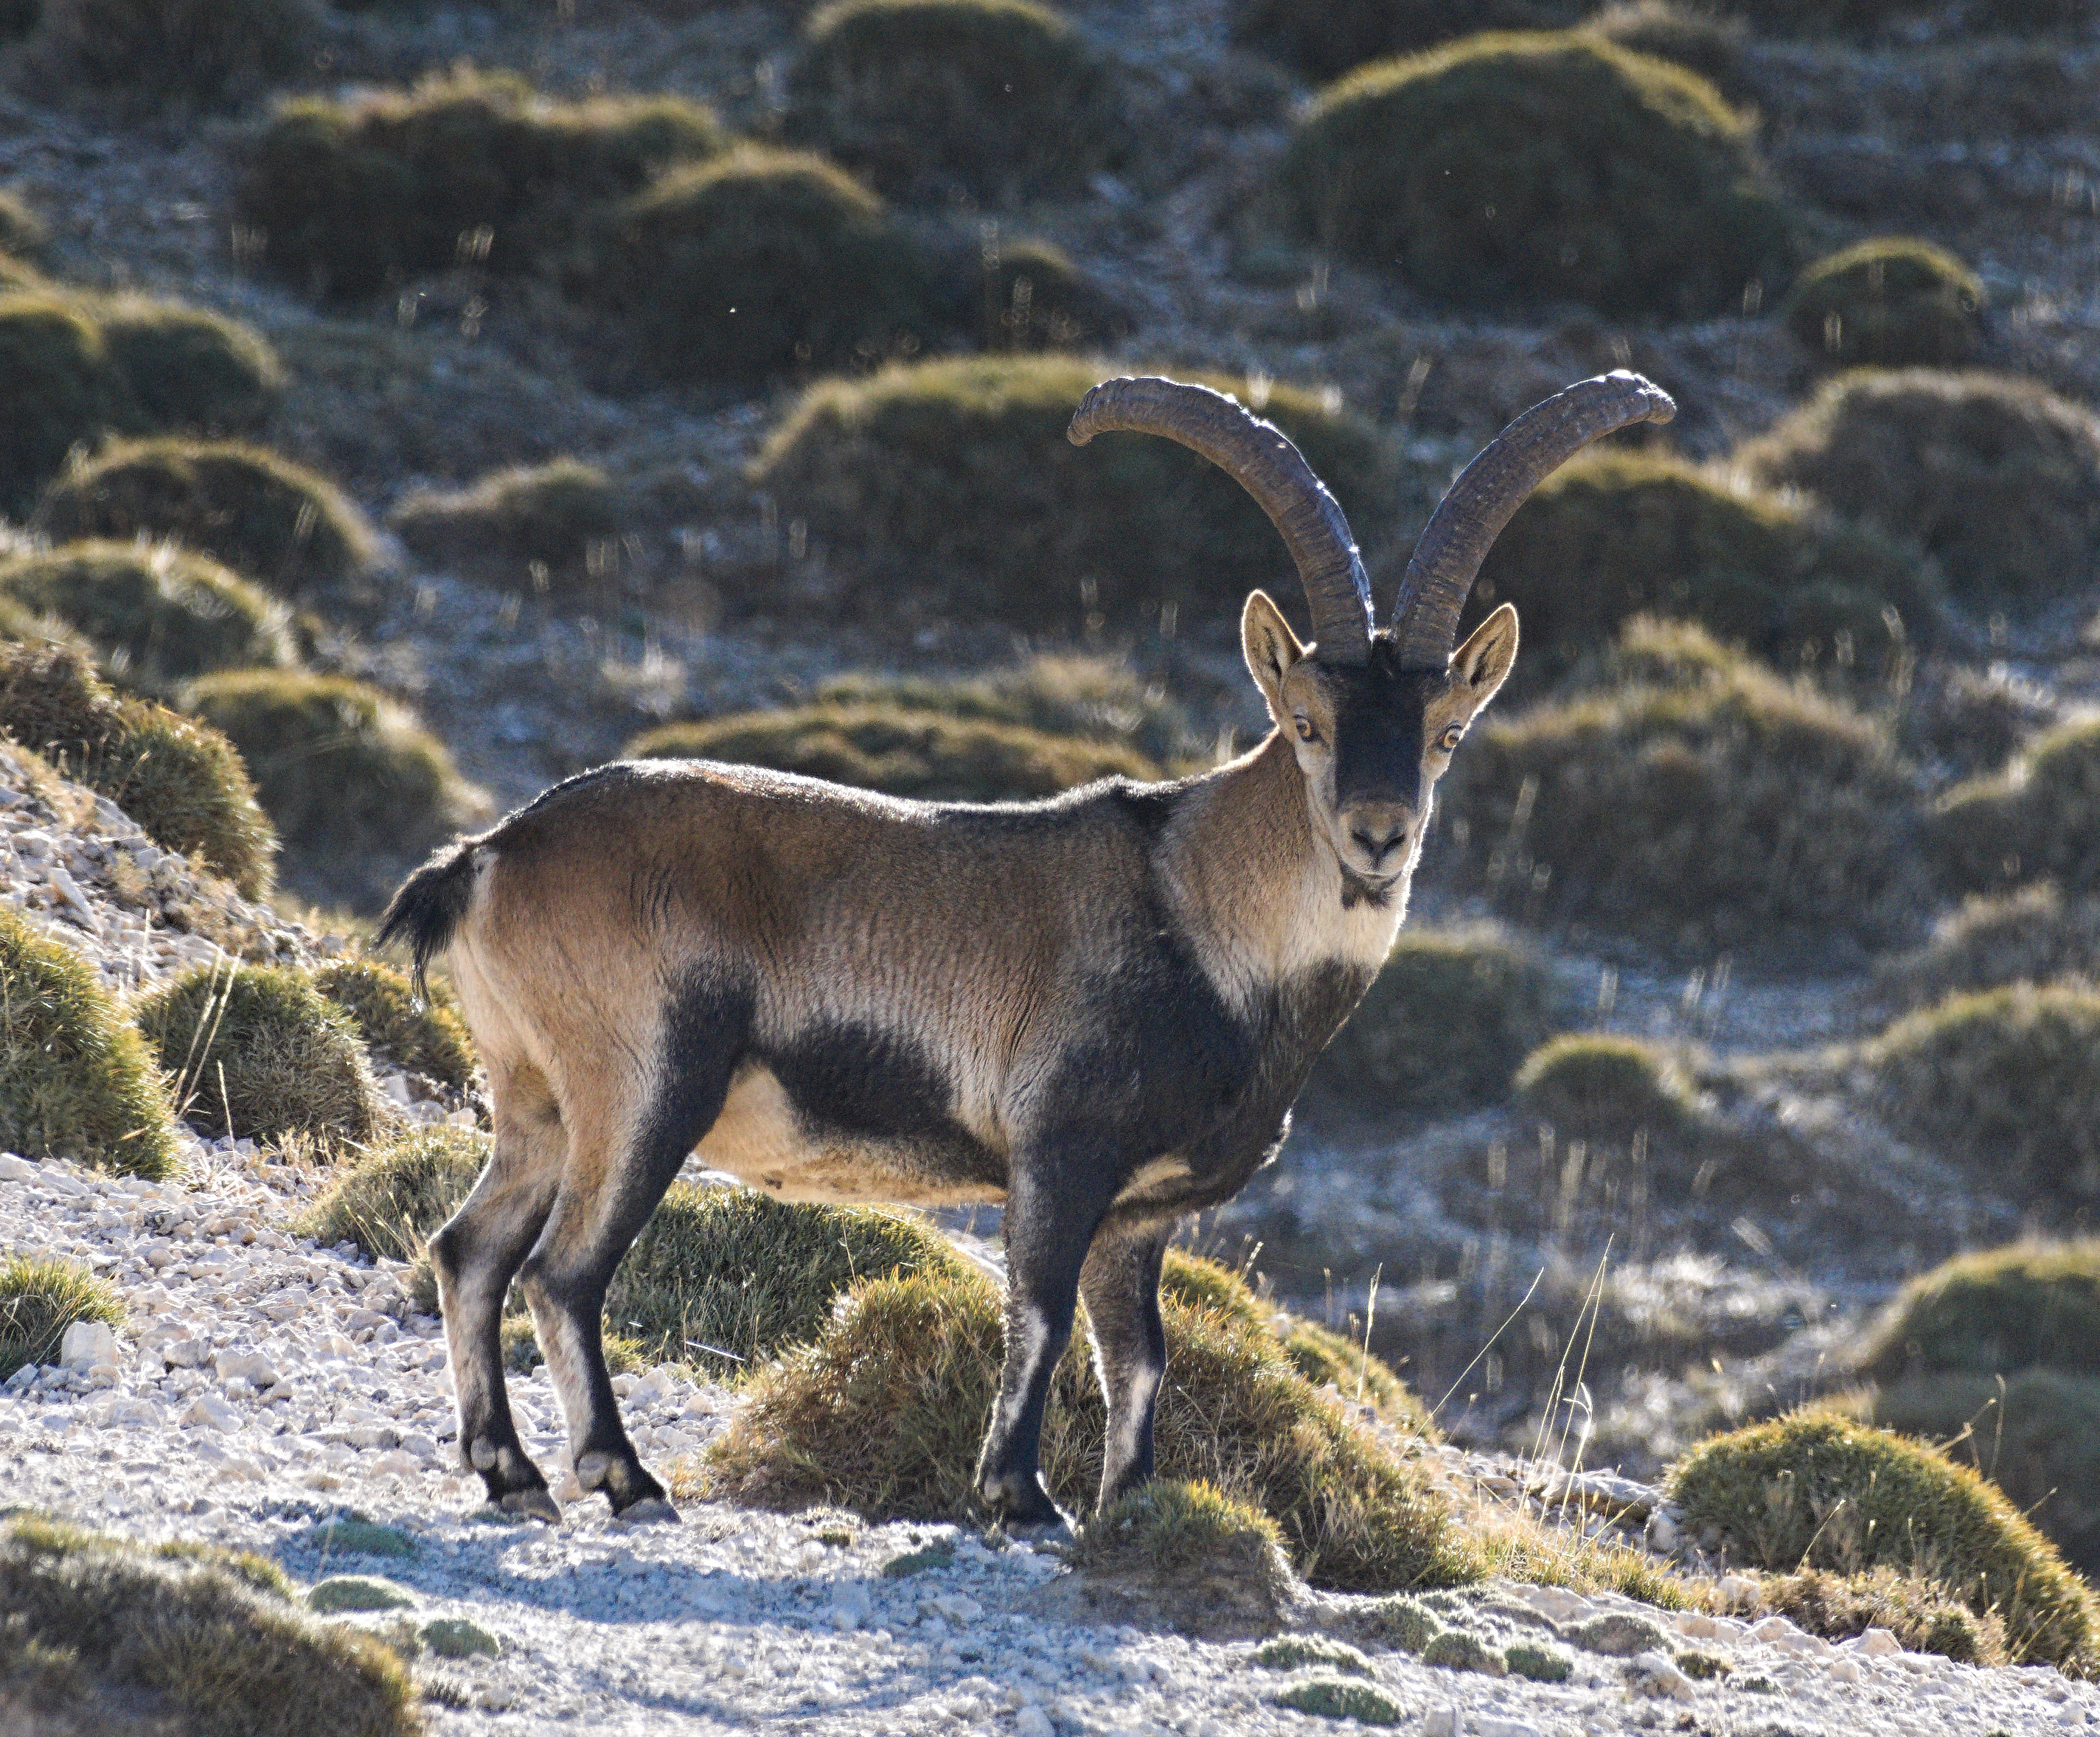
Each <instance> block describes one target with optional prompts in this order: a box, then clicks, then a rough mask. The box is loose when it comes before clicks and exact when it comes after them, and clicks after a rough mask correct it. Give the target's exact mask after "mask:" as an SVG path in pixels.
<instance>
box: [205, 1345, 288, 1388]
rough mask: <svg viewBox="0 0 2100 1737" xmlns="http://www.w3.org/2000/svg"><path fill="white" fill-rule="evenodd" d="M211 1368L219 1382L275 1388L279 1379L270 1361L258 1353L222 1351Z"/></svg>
mask: <svg viewBox="0 0 2100 1737" xmlns="http://www.w3.org/2000/svg"><path fill="white" fill-rule="evenodd" d="M212 1366H213V1367H214V1369H217V1370H218V1378H219V1379H220V1380H221V1381H226V1382H232V1381H245V1382H248V1383H249V1385H250V1386H252V1387H275V1386H276V1384H277V1382H278V1381H279V1379H280V1377H279V1375H278V1373H277V1371H276V1367H275V1366H274V1365H273V1364H271V1361H270V1360H269V1359H268V1358H267V1357H266V1356H263V1355H262V1352H260V1351H221V1352H220V1353H219V1354H218V1357H217V1358H216V1359H215V1360H214V1362H213V1364H212Z"/></svg>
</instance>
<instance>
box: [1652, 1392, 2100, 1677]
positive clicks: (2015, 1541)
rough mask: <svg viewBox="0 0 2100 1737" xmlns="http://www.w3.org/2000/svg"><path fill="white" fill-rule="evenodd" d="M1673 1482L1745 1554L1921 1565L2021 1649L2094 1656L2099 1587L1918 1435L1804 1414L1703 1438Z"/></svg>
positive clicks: (1791, 1561)
mask: <svg viewBox="0 0 2100 1737" xmlns="http://www.w3.org/2000/svg"><path fill="white" fill-rule="evenodd" d="M1670 1492H1671V1494H1672V1495H1673V1497H1674V1498H1675V1500H1676V1501H1678V1502H1679V1505H1680V1506H1682V1507H1683V1510H1684V1512H1685V1517H1686V1519H1687V1522H1688V1523H1689V1524H1690V1525H1691V1526H1692V1528H1694V1529H1695V1530H1696V1529H1697V1528H1702V1527H1705V1526H1709V1525H1711V1526H1714V1527H1718V1528H1719V1529H1720V1532H1721V1534H1722V1538H1723V1547H1724V1548H1725V1549H1726V1550H1727V1552H1728V1553H1729V1554H1730V1555H1731V1557H1732V1558H1734V1559H1735V1560H1736V1561H1738V1562H1745V1563H1751V1564H1753V1565H1754V1566H1757V1567H1766V1568H1774V1569H1780V1570H1782V1571H1784V1570H1789V1569H1793V1568H1795V1567H1798V1566H1801V1565H1803V1564H1806V1565H1807V1566H1810V1567H1820V1568H1825V1569H1838V1570H1843V1571H1857V1570H1860V1569H1870V1568H1877V1567H1889V1568H1894V1569H1895V1570H1897V1571H1898V1572H1912V1571H1915V1572H1917V1573H1919V1574H1921V1575H1922V1576H1925V1577H1926V1578H1927V1579H1930V1580H1937V1581H1939V1582H1940V1583H1942V1584H1943V1585H1945V1586H1946V1587H1947V1588H1948V1589H1949V1590H1950V1591H1952V1593H1953V1594H1955V1595H1956V1596H1957V1598H1961V1600H1962V1601H1963V1602H1964V1603H1966V1604H1967V1605H1968V1606H1969V1607H1970V1609H1971V1610H1973V1611H1978V1612H1984V1611H1989V1612H1992V1613H1994V1614H1996V1616H1998V1617H1999V1618H2000V1620H2002V1621H2003V1623H2004V1624H2005V1632H2006V1633H2007V1635H2008V1636H2009V1637H2010V1642H2011V1645H2012V1647H2013V1650H2014V1655H2015V1656H2016V1657H2018V1658H2023V1659H2027V1658H2032V1659H2036V1660H2045V1661H2046V1662H2048V1663H2049V1664H2058V1665H2061V1666H2063V1668H2065V1669H2069V1670H2075V1671H2080V1672H2090V1671H2091V1670H2093V1669H2094V1668H2095V1667H2096V1666H2097V1665H2100V1603H2096V1601H2095V1599H2094V1597H2093V1593H2092V1591H2091V1589H2089V1588H2088V1587H2087V1586H2086V1585H2085V1583H2084V1582H2083V1581H2082V1580H2080V1579H2079V1578H2078V1577H2077V1576H2076V1575H2075V1574H2073V1573H2072V1572H2071V1571H2070V1570H2069V1569H2068V1568H2067V1567H2065V1566H2064V1563H2063V1558H2062V1557H2061V1556H2060V1555H2059V1554H2058V1553H2057V1551H2056V1550H2055V1548H2054V1546H2053V1545H2051V1544H2050V1543H2049V1541H2048V1540H2047V1539H2045V1538H2044V1537H2043V1536H2041V1534H2040V1532H2037V1531H2036V1529H2035V1528H2033V1527H2032V1525H2030V1524H2029V1523H2027V1520H2026V1519H2023V1517H2022V1516H2021V1514H2020V1513H2019V1512H2018V1510H2017V1509H2015V1508H2014V1506H2013V1505H2012V1504H2011V1503H2010V1501H2007V1500H2006V1499H2005V1497H2004V1496H2003V1495H2001V1493H2000V1492H1998V1491H1997V1490H1996V1489H1994V1488H1992V1486H1991V1485H1989V1484H1987V1483H1985V1482H1984V1480H1983V1479H1982V1478H1981V1477H1979V1475H1977V1474H1976V1473H1975V1472H1974V1471H1973V1470H1970V1468H1968V1467H1967V1466H1957V1465H1955V1464H1953V1463H1952V1462H1951V1461H1948V1459H1946V1458H1945V1457H1943V1456H1942V1455H1940V1454H1939V1453H1935V1452H1934V1451H1933V1450H1932V1449H1931V1448H1928V1447H1926V1446H1925V1445H1924V1444H1921V1443H1918V1442H1914V1441H1910V1440H1907V1439H1904V1437H1902V1436H1899V1435H1890V1434H1889V1433H1888V1432H1887V1431H1883V1430H1876V1429H1869V1428H1866V1427H1864V1426H1860V1425H1858V1424H1855V1423H1853V1422H1849V1421H1848V1420H1846V1419H1844V1418H1842V1417H1835V1416H1833V1415H1830V1414H1828V1413H1816V1412H1798V1413H1793V1414H1792V1415H1790V1416H1789V1417H1782V1418H1780V1419H1778V1420H1776V1422H1770V1423H1762V1424H1758V1425H1754V1426H1751V1427H1750V1428H1748V1429H1744V1430H1737V1431H1733V1432H1732V1433H1730V1434H1728V1435H1719V1436H1716V1437H1714V1439H1711V1440H1710V1441H1707V1442H1704V1443H1702V1444H1700V1445H1699V1446H1698V1447H1696V1448H1693V1449H1692V1452H1691V1453H1688V1454H1687V1455H1686V1456H1685V1457H1684V1458H1683V1460H1681V1461H1679V1462H1678V1464H1677V1465H1676V1466H1674V1467H1673V1468H1672V1469H1671V1470H1670Z"/></svg>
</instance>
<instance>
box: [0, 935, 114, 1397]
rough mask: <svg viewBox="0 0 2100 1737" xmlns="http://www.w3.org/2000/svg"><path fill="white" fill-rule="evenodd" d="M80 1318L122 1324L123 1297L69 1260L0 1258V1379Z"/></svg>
mask: <svg viewBox="0 0 2100 1737" xmlns="http://www.w3.org/2000/svg"><path fill="white" fill-rule="evenodd" d="M4 945H5V937H4V933H0V946H4ZM4 1101H5V1100H4V1099H0V1103H4ZM5 1138H6V1136H5V1135H0V1140H4V1139H5ZM83 1320H95V1321H100V1322H101V1323H102V1324H103V1325H104V1326H108V1327H121V1326H122V1325H124V1302H123V1299H122V1298H121V1297H119V1296H118V1295H117V1292H116V1291H115V1290H114V1289H113V1288H112V1287H111V1286H110V1285H108V1284H107V1283H106V1282H104V1281H103V1280H100V1279H98V1278H96V1277H95V1276H94V1275H93V1274H92V1273H90V1272H86V1271H84V1270H83V1269H82V1268H81V1267H76V1266H74V1265H73V1264H72V1263H70V1262H68V1261H62V1260H53V1259H50V1258H48V1257H46V1256H43V1255H31V1254H15V1255H11V1256H9V1257H8V1258H7V1259H6V1260H4V1261H0V1381H5V1380H7V1378H8V1377H9V1376H11V1375H12V1374H13V1373H15V1370H17V1369H20V1368H21V1367H22V1365H23V1364H25V1363H35V1364H46V1363H56V1362H57V1361H58V1360H59V1347H60V1342H62V1341H63V1340H64V1338H65V1330H66V1329H67V1328H68V1327H70V1326H72V1325H73V1324H74V1323H75V1322H76V1321H83Z"/></svg>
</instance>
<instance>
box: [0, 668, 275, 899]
mask: <svg viewBox="0 0 2100 1737" xmlns="http://www.w3.org/2000/svg"><path fill="white" fill-rule="evenodd" d="M0 734H7V735H11V736H12V737H13V738H15V740H16V741H17V742H19V743H21V744H22V745H23V746H24V747H26V748H29V750H30V751H31V752H34V753H38V754H41V755H42V756H44V757H45V758H46V760H51V761H52V762H53V763H54V764H55V765H58V766H59V767H60V769H62V770H63V771H64V772H65V774H67V775H68V777H70V778H73V779H74V780H75V781H76V782H77V783H82V784H85V785H86V786H87V787H88V788H89V789H90V790H92V791H95V792H96V793H97V794H98V795H100V796H107V797H108V798H109V800H111V801H112V802H114V803H115V804H116V805H117V806H118V807H119V808H121V809H123V810H124V812H125V813H126V814H128V815H130V817H131V818H132V819H133V820H135V821H136V822H138V823H139V826H140V827H142V828H143V829H144V831H145V833H146V835H147V836H148V837H149V838H150V839H152V841H153V842H154V843H155V844H158V845H159V846H160V847H161V849H163V850H172V851H176V852H179V853H181V854H183V855H184V856H193V857H196V858H197V859H198V860H199V861H201V862H202V863H203V864H204V865H205V867H207V868H209V869H210V870H211V871H212V872H214V874H218V875H223V876H225V878H226V879H227V880H230V881H232V883H233V884H234V887H235V888H236V890H238V891H239V892H240V893H241V894H243V895H244V896H245V897H249V898H256V897H261V895H262V893H264V892H265V891H267V889H268V888H269V885H270V879H271V862H272V859H273V858H274V857H275V856H276V851H277V839H276V834H275V833H274V832H273V831H271V827H270V822H269V820H268V818H267V817H266V816H265V815H264V813H263V812H262V809H261V808H259V807H258V805H257V804H256V800H255V791H254V787H253V786H252V785H251V784H250V783H249V781H248V773H247V769H246V768H245V767H244V766H243V765H241V761H240V755H239V754H238V753H237V752H235V750H234V747H233V746H232V743H229V742H227V739H226V738H225V737H224V736H223V735H221V734H219V732H218V730H214V729H212V728H210V726H209V725H205V724H201V723H199V722H198V721H196V719H194V718H188V717H183V716H180V715H179V713H176V712H170V711H167V710H165V708H162V707H160V706H157V705H154V704H152V703H150V702H148V701H146V700H142V699H131V698H129V697H121V696H119V695H117V694H113V693H112V692H111V691H110V690H109V689H108V686H106V685H105V684H104V682H103V681H102V680H101V679H100V678H99V677H98V676H97V675H96V674H95V668H94V666H93V664H92V663H90V662H89V660H88V659H87V658H86V656H84V655H82V653H81V652H80V651H79V650H77V649H75V648H73V647H72V646H65V645H52V644H49V643H46V642H41V641H35V640H29V641H15V642H0Z"/></svg>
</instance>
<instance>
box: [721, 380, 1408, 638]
mask: <svg viewBox="0 0 2100 1737" xmlns="http://www.w3.org/2000/svg"><path fill="white" fill-rule="evenodd" d="M1114 373H1118V368H1115V367H1114V366H1112V365H1110V364H1105V363H1096V362H1089V361H1086V360H1083V359H1076V358H1071V357H1065V356H1056V355H1039V356H1016V357H996V358H995V357H986V358H978V359H962V360H952V361H938V362H928V363H923V364H918V365H916V366H912V367H894V368H885V369H884V370H883V371H882V372H881V373H878V374H876V375H874V376H873V377H871V378H868V379H865V380H828V381H820V382H819V383H818V384H817V385H815V386H812V387H811V388H810V390H808V391H807V392H805V394H803V395H802V397H801V399H800V400H799V401H798V402H797V403H796V406H795V408H794V409H793V410H792V412H789V414H788V416H787V418H786V420H785V421H783V423H782V424H781V425H780V426H779V429H778V430H776V431H775V432H774V434H773V436H772V438H771V439H770V440H769V441H768V442H767V443H766V445H765V449H764V451H763V452H761V454H760V455H759V457H758V459H757V461H756V463H755V465H754V466H753V470H752V480H753V481H754V482H755V483H758V484H759V485H760V486H761V487H765V488H766V489H767V490H769V491H770V492H772V493H773V494H774V495H775V496H777V497H778V498H779V502H780V510H781V512H782V514H783V517H787V516H793V517H802V518H806V519H807V521H808V523H809V527H810V532H811V534H812V536H813V537H814V538H815V539H817V540H819V541H820V542H823V543H824V544H827V548H826V549H825V551H824V558H825V559H826V561H827V563H828V564H829V567H830V570H831V571H832V574H833V575H835V580H836V584H837V585H838V588H839V592H840V596H841V598H842V600H844V601H845V602H847V603H848V604H849V606H853V607H856V608H860V609H863V610H866V611H871V612H875V613H879V614H880V615H882V616H883V617H885V619H894V618H895V617H896V615H897V613H898V611H899V609H900V608H905V607H910V608H916V609H923V610H924V611H926V612H927V613H929V615H934V616H937V617H942V618H959V619H975V620H987V621H998V622H1003V623H1005V624H1009V625H1012V626H1013V627H1017V628H1030V629H1035V628H1049V629H1066V630H1069V629H1074V628H1082V627H1086V626H1088V625H1090V624H1091V625H1093V626H1102V625H1107V624H1114V625H1115V626H1118V627H1138V628H1145V629H1146V630H1148V631H1150V630H1154V629H1158V630H1161V631H1168V630H1174V629H1176V628H1179V629H1186V628H1190V627H1193V626H1195V625H1197V624H1202V623H1225V622H1237V620H1238V619H1239V611H1240V606H1241V605H1242V602H1244V601H1245V599H1246V593H1248V592H1249V591H1250V590H1251V589H1254V588H1255V586H1257V585H1264V584H1265V585H1269V586H1272V587H1275V588H1276V589H1275V595H1276V596H1277V598H1278V600H1279V601H1280V602H1282V606H1283V607H1284V609H1285V610H1286V613H1288V612H1290V611H1292V610H1294V609H1295V608H1296V607H1297V604H1296V600H1295V594H1294V592H1293V588H1291V587H1290V586H1289V585H1287V584H1286V585H1282V586H1277V575H1278V572H1279V571H1284V572H1287V571H1288V564H1287V561H1286V558H1285V556H1284V554H1283V551H1282V545H1281V544H1280V543H1279V542H1278V540H1277V536H1276V533H1275V531H1273V529H1272V528H1271V527H1270V526H1269V524H1268V521H1267V520H1266V519H1265V518H1263V516H1262V514H1261V509H1260V508H1259V507H1257V506H1255V504H1254V503H1253V501H1252V500H1250V499H1249V498H1248V497H1247V496H1246V493H1245V492H1243V491H1242V489H1241V488H1240V487H1238V485H1237V483H1233V482H1232V481H1231V479H1230V478H1228V477H1226V476H1225V475H1224V473H1223V472H1222V471H1220V470H1218V469H1217V468H1216V467H1215V466H1214V465H1211V464H1210V463H1209V462H1208V461H1206V460H1203V459H1201V458H1198V457H1197V456H1195V455H1194V454H1193V453H1191V452H1186V451H1185V450H1184V449H1182V448H1181V447H1178V446H1176V445H1174V444H1173V443H1171V442H1169V441H1165V440H1161V439H1156V438H1148V437H1146V436H1144V435H1139V434H1110V435H1103V436H1101V437H1099V438H1097V439H1095V440H1094V441H1093V442H1092V443H1091V444H1090V445H1088V446H1087V447H1084V448H1081V447H1074V446H1073V445H1071V443H1070V442H1069V441H1067V440H1066V439H1065V429H1066V427H1067V426H1068V425H1069V424H1070V421H1071V418H1072V412H1074V410H1075V409H1077V408H1079V400H1080V399H1081V398H1083V396H1084V395H1086V393H1087V390H1088V389H1089V388H1090V387H1092V386H1094V385H1096V383H1097V382H1099V381H1101V380H1103V379H1105V378H1107V377H1110V376H1111V375H1113V374H1114ZM1206 383H1207V384H1209V385H1211V386H1216V387H1217V388H1218V389H1219V390H1240V391H1242V392H1244V391H1246V390H1247V388H1246V382H1245V381H1234V380H1229V379H1221V378H1218V377H1208V378H1207V381H1206ZM1260 408H1261V413H1262V414H1263V415H1264V416H1265V417H1268V419H1269V420H1271V421H1273V422H1275V423H1276V424H1277V425H1278V426H1279V427H1281V428H1282V430H1284V432H1285V433H1286V434H1288V435H1290V438H1291V439H1292V440H1294V441H1295V442H1296V443H1297V444H1298V446H1299V447H1300V448H1301V450H1303V451H1304V454H1305V456H1306V458H1307V460H1308V462H1309V463H1310V464H1311V465H1312V468H1313V470H1315V471H1316V472H1317V473H1318V474H1320V475H1321V477H1322V478H1325V479H1326V483H1327V484H1328V487H1330V488H1331V489H1332V490H1333V491H1334V492H1335V496H1336V497H1337V498H1338V499H1339V500H1340V501H1341V503H1342V504H1343V507H1344V508H1345V509H1348V511H1350V512H1351V513H1352V514H1353V515H1355V522H1356V526H1357V531H1358V533H1359V535H1360V536H1361V535H1365V534H1366V533H1367V532H1369V531H1374V530H1375V529H1376V528H1377V527H1378V526H1379V522H1380V521H1381V519H1382V517H1383V514H1382V510H1381V507H1382V503H1383V501H1384V500H1386V499H1387V497H1388V496H1390V494H1391V492H1392V488H1391V483H1390V478H1389V470H1390V465H1389V462H1388V459H1389V455H1388V454H1387V452H1386V449H1385V447H1384V446H1383V443H1381V441H1380V439H1379V436H1378V434H1377V433H1376V431H1375V430H1374V429H1372V428H1371V426H1370V425H1369V424H1368V423H1366V422H1365V421H1363V420H1362V419H1361V418H1360V417H1356V416H1354V415H1352V414H1351V413H1349V412H1347V411H1343V410H1331V411H1330V409H1329V408H1326V407H1325V406H1323V404H1322V403H1321V400H1320V399H1318V398H1317V397H1316V396H1314V395H1312V394H1311V393H1308V392H1303V391H1299V390H1295V389H1293V388H1290V387H1287V386H1275V387H1272V388H1269V389H1268V391H1267V394H1266V395H1265V396H1263V397H1261V398H1260ZM1017 524H1025V525H1028V526H1030V527H1034V529H1035V534H1034V535H1032V536H1029V537H1027V538H1026V539H1022V538H1017V537H1015V536H1014V535H1013V527H1014V526H1016V525H1017Z"/></svg>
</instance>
